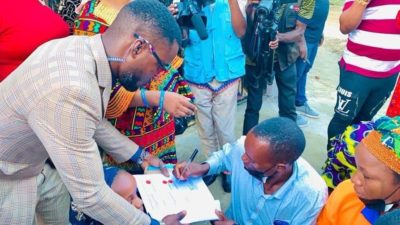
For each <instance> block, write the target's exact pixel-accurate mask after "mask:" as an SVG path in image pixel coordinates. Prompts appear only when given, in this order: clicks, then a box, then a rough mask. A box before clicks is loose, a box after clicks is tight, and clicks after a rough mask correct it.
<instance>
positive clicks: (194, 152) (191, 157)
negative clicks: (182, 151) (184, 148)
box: [181, 148, 199, 177]
mask: <svg viewBox="0 0 400 225" xmlns="http://www.w3.org/2000/svg"><path fill="white" fill-rule="evenodd" d="M198 152H199V150H198V149H197V148H196V149H194V151H193V153H192V155H191V156H190V157H189V159H188V160H187V161H186V165H185V167H184V168H183V170H182V173H181V177H182V175H183V174H184V173H185V172H186V170H187V169H188V168H189V165H190V163H192V162H193V160H194V157H196V155H197V153H198Z"/></svg>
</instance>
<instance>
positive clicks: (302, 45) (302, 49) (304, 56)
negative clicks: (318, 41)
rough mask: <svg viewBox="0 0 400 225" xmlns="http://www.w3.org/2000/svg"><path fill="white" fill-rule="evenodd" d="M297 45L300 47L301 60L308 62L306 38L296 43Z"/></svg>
mask: <svg viewBox="0 0 400 225" xmlns="http://www.w3.org/2000/svg"><path fill="white" fill-rule="evenodd" d="M296 44H297V46H298V47H299V52H300V58H302V59H303V60H307V44H306V40H305V39H304V37H303V38H302V39H301V40H300V41H298V42H296Z"/></svg>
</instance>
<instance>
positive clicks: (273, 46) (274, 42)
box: [268, 38, 279, 50]
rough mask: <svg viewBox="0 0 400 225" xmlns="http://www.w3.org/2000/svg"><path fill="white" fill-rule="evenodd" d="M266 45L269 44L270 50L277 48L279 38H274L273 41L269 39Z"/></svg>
mask: <svg viewBox="0 0 400 225" xmlns="http://www.w3.org/2000/svg"><path fill="white" fill-rule="evenodd" d="M268 46H269V48H270V49H272V50H275V49H277V48H278V46H279V39H278V38H276V39H275V40H274V41H270V42H269V44H268Z"/></svg>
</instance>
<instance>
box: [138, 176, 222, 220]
mask: <svg viewBox="0 0 400 225" xmlns="http://www.w3.org/2000/svg"><path fill="white" fill-rule="evenodd" d="M134 177H135V179H136V182H137V186H138V190H139V193H140V195H141V197H142V200H143V203H144V205H145V207H146V210H147V212H148V213H149V214H150V216H151V217H152V218H154V219H156V220H158V221H161V220H162V219H163V218H164V217H165V216H167V215H170V214H175V213H178V212H180V211H182V210H186V212H187V214H186V216H185V217H184V218H183V220H181V222H182V223H193V222H199V221H205V220H216V219H218V217H217V215H215V210H216V209H218V210H221V206H220V203H219V201H215V200H214V197H213V196H212V194H211V192H210V191H209V190H208V188H207V186H206V185H205V183H204V181H203V179H201V178H190V179H188V180H187V181H180V180H178V179H176V178H175V177H174V176H172V175H171V176H170V177H165V176H163V175H161V174H146V175H134Z"/></svg>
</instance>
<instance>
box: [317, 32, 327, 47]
mask: <svg viewBox="0 0 400 225" xmlns="http://www.w3.org/2000/svg"><path fill="white" fill-rule="evenodd" d="M324 41H325V37H324V34H322V36H321V39H319V43H318V46H319V47H321V46H322V45H323V44H324Z"/></svg>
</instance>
